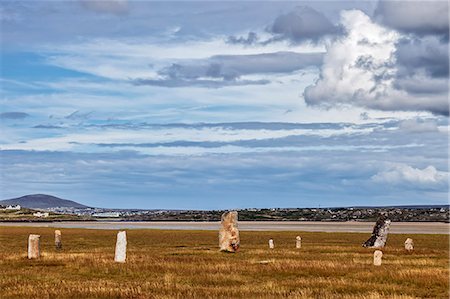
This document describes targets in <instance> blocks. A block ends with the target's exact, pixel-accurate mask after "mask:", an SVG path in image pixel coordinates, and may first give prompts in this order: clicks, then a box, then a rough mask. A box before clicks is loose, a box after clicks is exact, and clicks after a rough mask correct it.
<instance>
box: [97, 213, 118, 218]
mask: <svg viewBox="0 0 450 299" xmlns="http://www.w3.org/2000/svg"><path fill="white" fill-rule="evenodd" d="M92 216H93V217H101V218H118V217H120V213H119V212H104V213H95V214H92Z"/></svg>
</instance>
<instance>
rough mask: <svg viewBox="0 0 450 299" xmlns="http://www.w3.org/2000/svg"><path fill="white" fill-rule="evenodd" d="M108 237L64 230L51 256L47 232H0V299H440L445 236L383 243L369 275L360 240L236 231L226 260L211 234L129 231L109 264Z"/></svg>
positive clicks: (445, 277)
mask: <svg viewBox="0 0 450 299" xmlns="http://www.w3.org/2000/svg"><path fill="white" fill-rule="evenodd" d="M30 233H37V234H40V235H41V254H42V255H41V258H40V259H38V260H28V259H27V238H28V234H30ZM116 233H117V231H109V230H85V229H64V230H62V237H63V249H62V250H61V251H56V250H55V248H54V229H51V228H32V227H28V228H20V227H1V226H0V298H2V299H3V298H280V297H285V298H288V297H289V298H417V297H420V298H425V297H428V298H448V297H449V236H448V235H393V234H391V235H390V236H389V238H388V245H387V247H386V248H385V249H384V250H383V252H384V257H383V265H382V266H380V267H376V266H373V265H372V261H373V260H372V256H373V249H365V248H362V247H361V243H362V242H363V241H365V240H366V239H367V238H368V235H367V234H358V233H306V232H305V233H296V232H241V250H240V252H239V253H237V254H227V253H221V252H218V247H217V233H216V232H213V231H168V230H166V231H163V230H128V231H127V237H128V251H127V263H126V264H117V263H114V262H113V259H114V247H115V239H116ZM297 235H301V236H302V238H303V242H302V245H303V247H302V249H300V250H297V249H295V237H296V236H297ZM407 237H412V238H413V239H414V242H415V247H416V250H415V251H414V252H413V253H412V254H408V253H406V252H405V251H404V247H403V242H404V241H405V239H406V238H407ZM270 238H273V239H274V241H275V249H274V250H269V249H268V245H267V242H268V239H270ZM261 261H269V263H261Z"/></svg>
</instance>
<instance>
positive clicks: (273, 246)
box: [269, 239, 275, 249]
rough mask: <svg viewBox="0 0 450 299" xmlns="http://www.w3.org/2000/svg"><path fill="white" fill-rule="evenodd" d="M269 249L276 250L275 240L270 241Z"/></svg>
mask: <svg viewBox="0 0 450 299" xmlns="http://www.w3.org/2000/svg"><path fill="white" fill-rule="evenodd" d="M269 248H270V249H274V248H275V245H274V244H273V240H272V239H270V240H269Z"/></svg>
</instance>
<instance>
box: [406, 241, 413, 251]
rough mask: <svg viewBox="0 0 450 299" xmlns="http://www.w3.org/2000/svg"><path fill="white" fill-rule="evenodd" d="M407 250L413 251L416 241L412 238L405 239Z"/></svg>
mask: <svg viewBox="0 0 450 299" xmlns="http://www.w3.org/2000/svg"><path fill="white" fill-rule="evenodd" d="M405 250H406V251H413V250H414V241H413V239H411V238H408V239H406V241H405Z"/></svg>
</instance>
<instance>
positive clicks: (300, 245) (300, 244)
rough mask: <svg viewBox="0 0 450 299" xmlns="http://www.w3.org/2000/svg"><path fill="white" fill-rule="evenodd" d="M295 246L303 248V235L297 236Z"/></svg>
mask: <svg viewBox="0 0 450 299" xmlns="http://www.w3.org/2000/svg"><path fill="white" fill-rule="evenodd" d="M295 248H297V249H300V248H302V237H300V236H297V237H296V238H295Z"/></svg>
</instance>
